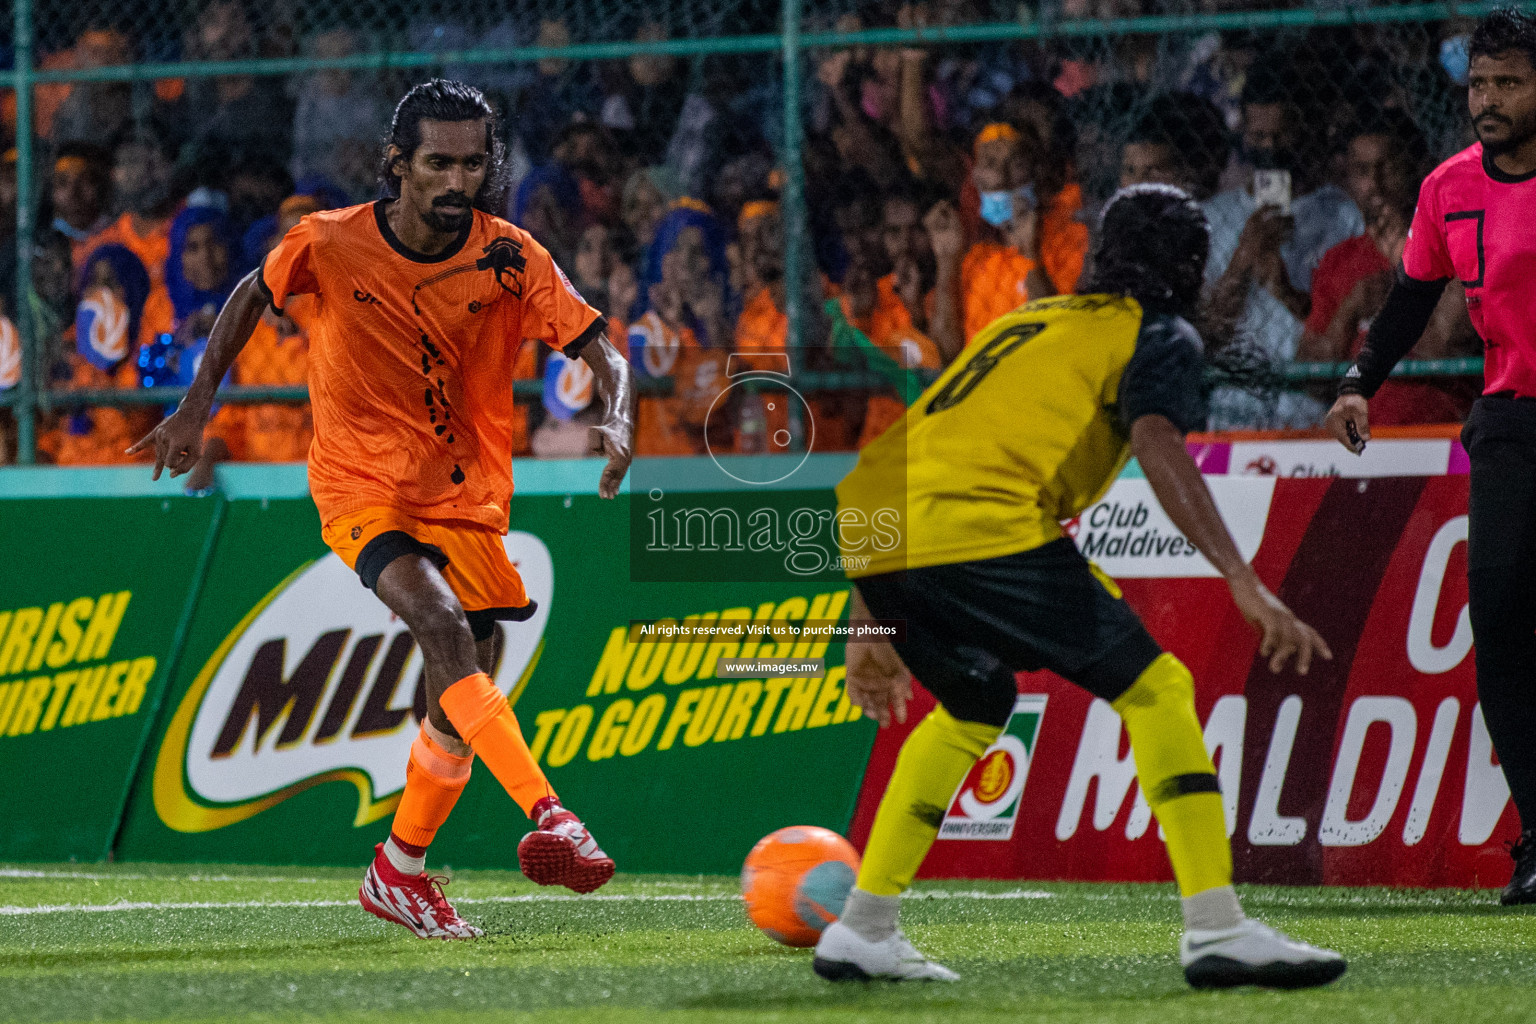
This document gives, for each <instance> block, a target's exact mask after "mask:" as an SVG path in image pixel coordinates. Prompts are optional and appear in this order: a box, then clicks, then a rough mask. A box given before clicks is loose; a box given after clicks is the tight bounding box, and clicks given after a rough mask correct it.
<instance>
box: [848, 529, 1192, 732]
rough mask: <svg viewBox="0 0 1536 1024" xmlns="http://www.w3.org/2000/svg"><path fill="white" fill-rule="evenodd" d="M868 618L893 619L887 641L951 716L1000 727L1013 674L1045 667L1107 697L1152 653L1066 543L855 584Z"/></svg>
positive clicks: (1153, 647)
mask: <svg viewBox="0 0 1536 1024" xmlns="http://www.w3.org/2000/svg"><path fill="white" fill-rule="evenodd" d="M855 583H856V584H857V585H858V588H859V593H861V594H862V595H863V596H864V603H865V604H867V605H868V606H869V610H870V613H871V614H872V615H874V616H875V617H876V618H880V619H902V620H905V622H906V637H905V639H904V640H902V641H901V642H900V643H897V644H896V645H895V647H896V652H897V653H898V654H900V655H901V659H902V661H904V662H905V663H906V665H907V668H909V669H911V670H912V673H913V675H915V676H917V678H918V680H919V681H920V682H921V683H922V684H923V685H924V686H925V687H927V688H928V690H929V692H931V693H932V694H933V695H934V697H936V698H937V699H938V701H939V703H940V704H943V705H944V708H945V710H947V711H948V712H949V713H950V714H951V715H954V716H955V717H956V718H958V719H960V720H962V721H968V722H985V723H987V724H989V725H997V726H1003V725H1006V724H1007V722H1008V717H1009V715H1011V714H1012V713H1013V705H1014V698H1015V697H1016V696H1017V692H1018V691H1017V687H1016V686H1015V684H1014V679H1013V676H1014V673H1015V672H1023V671H1029V672H1033V671H1038V670H1040V669H1050V670H1051V671H1052V672H1055V673H1056V674H1057V675H1059V676H1061V677H1062V678H1064V679H1067V680H1069V681H1071V682H1073V683H1076V684H1077V685H1078V686H1081V687H1082V688H1083V689H1085V690H1087V691H1088V692H1089V693H1091V694H1093V695H1094V696H1095V697H1102V698H1104V699H1105V700H1108V701H1113V700H1114V699H1115V698H1117V697H1119V696H1120V695H1121V694H1122V693H1124V692H1125V691H1126V690H1128V689H1130V687H1131V684H1132V683H1134V682H1135V681H1136V679H1137V677H1138V676H1140V675H1141V673H1142V672H1143V671H1145V670H1146V668H1147V666H1148V665H1150V664H1152V662H1153V661H1154V660H1155V659H1156V658H1157V657H1158V655H1160V654H1162V648H1160V647H1158V645H1157V641H1155V640H1153V639H1152V637H1151V635H1150V634H1148V633H1147V630H1146V627H1145V626H1143V625H1142V623H1141V619H1140V618H1138V617H1137V615H1136V613H1135V612H1134V611H1132V610H1131V608H1130V606H1129V605H1127V604H1126V603H1125V601H1124V600H1123V599H1121V598H1119V597H1117V596H1116V595H1115V594H1113V593H1111V592H1110V590H1109V588H1108V587H1106V586H1105V584H1104V583H1102V582H1100V580H1099V578H1098V577H1097V576H1095V575H1094V573H1093V571H1092V570H1091V569H1090V568H1089V567H1088V560H1087V559H1086V558H1084V557H1083V556H1082V554H1081V553H1080V552H1079V551H1078V550H1077V548H1076V546H1074V545H1073V544H1072V542H1071V541H1070V540H1067V539H1066V538H1061V539H1059V540H1054V541H1052V542H1050V543H1049V544H1045V545H1043V546H1041V547H1038V548H1034V549H1033V550H1030V551H1022V552H1019V553H1018V554H1014V555H1004V556H1002V557H1001V558H987V559H982V560H980V561H975V562H957V563H955V564H953V565H934V566H926V567H924V568H921V569H905V570H902V571H900V572H891V573H881V574H879V575H876V576H866V577H863V578H862V579H859V580H856V581H855Z"/></svg>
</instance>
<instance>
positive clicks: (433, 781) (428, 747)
mask: <svg viewBox="0 0 1536 1024" xmlns="http://www.w3.org/2000/svg"><path fill="white" fill-rule="evenodd" d="M472 761H474V755H469V756H466V757H457V756H455V755H453V754H450V753H448V751H446V750H444V749H443V748H442V747H440V746H438V745H437V744H436V743H434V742H433V740H432V737H430V736H428V735H427V732H426V729H422V731H421V732H419V733H417V734H416V740H415V742H413V743H412V744H411V760H410V763H409V764H407V765H406V768H405V792H404V793H403V794H401V796H400V806H399V808H398V809H396V811H395V821H394V824H393V825H391V826H390V829H389V831H390V834H391V835H393V836H395V837H396V838H397V839H399V840H400V841H401V842H403V843H407V844H409V845H410V846H412V847H421V848H423V849H424V848H425V847H427V846H430V845H431V843H432V837H433V836H435V835H437V830H438V829H439V828H441V827H442V824H443V822H445V821H447V820H448V814H449V812H450V811H452V810H453V805H454V804H456V803H458V800H459V794H460V793H462V792H464V787H465V786H466V785H468V783H469V766H470V763H471V762H472Z"/></svg>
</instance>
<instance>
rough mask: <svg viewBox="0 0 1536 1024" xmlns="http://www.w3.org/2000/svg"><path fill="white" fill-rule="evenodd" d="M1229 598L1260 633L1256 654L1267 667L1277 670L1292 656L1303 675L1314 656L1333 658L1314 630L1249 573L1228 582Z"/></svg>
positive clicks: (1297, 670) (1298, 672)
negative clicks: (1257, 653)
mask: <svg viewBox="0 0 1536 1024" xmlns="http://www.w3.org/2000/svg"><path fill="white" fill-rule="evenodd" d="M1229 585H1230V586H1231V589H1232V600H1233V601H1235V602H1236V603H1237V610H1238V611H1239V612H1241V613H1242V615H1243V618H1245V619H1247V620H1248V622H1249V624H1250V625H1252V626H1253V627H1254V628H1256V629H1257V630H1258V631H1259V632H1260V633H1262V634H1263V639H1262V640H1260V641H1259V655H1260V656H1261V657H1264V658H1268V659H1269V670H1270V671H1271V672H1275V673H1278V672H1280V671H1281V670H1283V669H1284V668H1285V663H1286V662H1287V661H1289V660H1290V659H1291V657H1292V656H1293V655H1294V656H1295V658H1296V674H1297V675H1302V676H1304V675H1306V674H1307V670H1308V669H1309V668H1311V667H1312V658H1313V657H1314V656H1317V657H1322V658H1325V659H1327V660H1329V661H1332V660H1333V652H1332V651H1330V650H1329V649H1328V644H1327V642H1326V641H1325V640H1323V638H1322V637H1321V636H1320V635H1318V632H1317V630H1315V629H1313V628H1312V627H1311V626H1309V625H1307V624H1306V623H1305V622H1302V621H1301V620H1300V619H1298V618H1297V617H1296V616H1295V614H1294V613H1293V612H1292V611H1291V610H1290V609H1289V608H1287V607H1286V606H1285V605H1284V604H1283V603H1282V602H1281V601H1280V599H1279V598H1278V597H1276V596H1275V595H1274V594H1272V593H1270V592H1269V588H1268V587H1266V586H1264V584H1263V583H1261V582H1259V578H1258V577H1257V576H1255V575H1253V574H1252V573H1249V574H1247V575H1246V576H1244V577H1241V578H1239V579H1234V580H1231V581H1229Z"/></svg>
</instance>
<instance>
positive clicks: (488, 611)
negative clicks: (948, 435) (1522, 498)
mask: <svg viewBox="0 0 1536 1024" xmlns="http://www.w3.org/2000/svg"><path fill="white" fill-rule="evenodd" d="M494 125H495V114H494V112H493V111H492V110H491V107H490V105H489V104H488V103H487V102H486V100H485V97H484V96H482V95H481V94H480V92H479V91H478V90H476V89H473V88H471V87H469V86H467V85H463V84H461V83H459V82H450V81H444V80H441V79H434V80H432V81H429V82H424V83H422V84H421V85H418V86H416V87H415V88H413V89H412V90H411V91H410V92H409V93H407V94H406V96H405V98H404V99H402V100H401V101H400V105H399V106H398V107H397V108H396V110H395V116H394V121H393V123H392V125H391V128H390V137H389V144H388V147H387V149H386V151H385V154H384V155H385V161H384V169H383V178H384V181H383V185H384V187H385V193H386V194H387V195H390V196H394V197H395V198H390V199H381V200H379V201H378V202H375V203H371V204H365V205H362V206H354V207H351V208H349V209H344V210H329V211H326V212H323V213H315V214H311V215H309V216H307V217H305V218H304V219H303V220H301V221H300V222H299V224H298V226H297V227H295V228H294V229H293V230H291V231H290V232H289V233H288V234H287V236H285V237H284V238H283V240H282V241H281V242H279V243H278V245H277V247H276V248H275V249H273V250H272V252H271V253H270V254H269V255H268V256H267V259H266V262H265V263H264V264H263V265H262V266H261V267H260V268H259V269H257V270H255V271H253V272H252V273H251V274H249V275H248V276H247V277H246V278H245V279H244V280H243V281H241V282H240V284H239V285H238V286H237V287H236V288H235V291H234V293H233V294H232V295H231V296H230V299H229V301H228V302H227V303H226V304H225V306H224V308H223V310H222V311H221V312H220V313H219V318H218V322H217V323H216V324H215V325H214V328H213V334H212V335H211V337H210V338H209V341H208V350H207V355H206V356H205V357H204V359H203V362H202V365H201V367H200V369H199V371H198V374H197V378H196V380H195V381H194V382H193V384H192V387H191V389H190V391H189V393H188V395H187V397H186V398H185V399H184V400H183V401H182V403H181V405H180V407H179V408H178V409H177V410H176V412H175V413H174V414H173V415H171V416H170V417H169V418H167V419H166V420H165V421H164V422H163V423H161V424H160V425H159V426H158V427H157V428H155V430H154V431H153V432H152V433H151V434H150V435H149V436H147V437H145V438H144V439H143V440H142V441H140V442H139V443H138V444H137V445H135V449H141V448H148V447H151V446H153V448H154V450H155V475H156V476H158V475H159V473H160V470H161V469H162V468H164V467H169V468H170V470H171V474H172V475H173V476H175V475H178V474H181V473H184V472H186V471H187V470H189V469H191V468H192V466H193V465H194V464H195V462H196V461H197V457H198V452H199V451H200V449H201V447H202V443H203V441H202V439H203V428H204V426H205V425H206V423H207V421H208V413H209V408H210V407H211V405H212V403H213V400H214V395H215V392H216V391H217V388H218V382H219V381H220V380H222V379H223V377H224V374H225V372H226V371H227V370H228V369H229V367H230V365H231V364H232V363H233V362H234V360H235V357H236V356H237V355H238V354H239V352H240V349H241V348H242V346H244V345H245V343H246V340H247V339H249V338H250V336H251V332H252V331H253V330H254V329H255V327H256V324H257V322H258V321H259V320H260V319H261V315H262V312H263V310H265V309H266V308H267V307H268V306H270V307H271V308H272V309H274V310H275V311H277V312H278V313H281V312H282V310H283V307H284V305H285V304H286V303H287V302H288V301H289V299H290V298H291V297H293V296H296V295H312V296H314V302H313V306H312V319H311V322H310V357H309V385H310V401H311V405H312V408H313V412H314V430H315V437H314V442H313V444H312V446H311V448H310V453H309V482H310V491H311V493H312V494H313V495H314V499H315V504H316V505H317V506H318V507H319V510H320V521H321V523H322V524H323V535H324V538H325V541H326V543H327V544H328V545H330V547H331V548H332V550H334V551H335V552H336V553H337V555H339V556H340V557H341V558H342V559H343V560H344V561H345V562H346V563H347V564H348V565H349V566H350V567H352V568H354V569H355V570H356V571H357V573H358V575H359V576H360V577H361V578H362V581H363V583H364V584H365V585H367V586H368V587H369V588H371V589H372V590H373V591H374V593H376V594H377V595H378V596H379V598H380V600H382V601H383V602H384V603H385V604H386V605H388V606H389V608H390V610H391V611H393V612H394V613H395V614H397V615H399V616H400V618H401V619H402V620H403V621H404V622H405V623H406V625H407V626H409V627H410V630H411V633H412V635H413V636H414V637H415V638H416V642H417V643H419V644H420V645H421V649H422V655H423V657H424V659H425V661H426V688H427V719H426V721H424V722H423V723H422V727H421V734H420V735H419V736H418V737H417V738H416V740H415V742H414V744H413V745H412V747H411V757H410V764H409V768H408V770H407V773H406V784H405V791H404V793H403V794H402V796H401V798H400V806H399V810H398V811H397V812H396V814H395V819H394V823H393V825H392V827H391V830H390V836H389V839H388V841H386V842H384V843H381V844H380V845H379V847H378V849H377V853H376V856H375V858H374V862H373V864H372V866H371V867H370V868H369V869H368V873H367V875H366V877H365V879H364V882H363V887H362V890H361V892H360V894H359V895H360V898H361V900H362V903H363V906H364V907H365V908H367V909H368V910H369V911H370V912H371V913H374V914H376V915H378V916H379V917H382V918H384V919H385V920H391V921H397V922H399V923H400V924H403V925H405V926H406V927H407V928H409V929H410V930H411V931H413V932H414V933H415V934H417V935H419V936H422V937H433V938H471V937H475V936H478V935H479V934H480V930H479V929H478V928H476V927H475V926H474V925H471V924H469V923H467V922H465V921H464V920H463V919H462V918H460V917H459V916H458V914H457V913H455V912H454V910H453V908H452V907H451V906H450V905H449V904H448V902H447V900H445V899H444V898H443V895H442V892H441V889H440V888H439V886H438V884H437V882H436V881H435V880H434V879H431V878H429V877H428V876H427V875H426V873H425V870H424V866H425V857H426V848H427V845H428V844H429V843H430V842H431V841H432V838H433V836H434V835H435V834H436V832H437V829H438V827H439V826H441V825H442V823H443V822H444V821H445V820H446V819H447V817H448V813H449V812H450V811H451V810H452V808H453V805H454V802H455V801H456V800H457V799H458V796H459V794H460V793H461V792H462V791H463V789H464V786H465V784H466V783H467V782H468V780H469V769H470V761H471V760H472V758H473V756H474V755H479V757H480V759H481V760H482V761H484V762H485V764H486V767H488V768H489V769H490V770H491V773H492V774H493V775H494V776H495V777H496V779H497V781H499V782H500V783H501V784H502V786H503V787H504V788H505V789H506V790H507V792H508V793H509V794H510V795H511V796H512V798H513V799H514V800H515V801H517V803H518V805H519V806H520V807H521V808H522V809H523V810H524V812H526V813H527V814H528V816H529V817H530V818H532V819H533V820H534V822H535V823H536V824H537V826H538V827H537V830H536V831H533V832H530V833H528V834H527V835H526V836H524V837H523V840H522V842H521V843H519V844H518V861H519V864H520V865H521V867H522V870H523V873H524V874H525V875H527V876H528V877H529V878H530V879H532V880H533V881H535V882H538V883H539V884H541V885H555V884H562V885H565V886H568V887H569V888H571V889H574V890H576V891H577V892H590V891H591V890H593V889H596V888H597V887H598V886H600V885H602V884H604V883H605V882H607V881H608V879H609V878H610V877H612V875H613V861H612V860H611V859H610V858H609V857H607V856H606V855H605V854H604V853H603V851H602V850H601V849H599V848H598V845H597V843H596V841H594V840H593V838H592V836H591V834H590V833H589V832H588V831H587V829H586V827H585V826H583V825H582V823H581V822H580V821H579V820H578V819H577V818H576V816H575V815H574V814H572V813H571V812H569V811H567V810H565V809H564V808H562V807H561V806H560V803H559V801H558V799H557V798H556V796H555V793H554V790H553V789H552V788H551V787H550V785H549V782H548V781H547V780H546V779H545V777H544V773H543V772H542V771H541V770H540V769H539V766H538V764H537V763H536V762H535V761H534V759H533V757H532V756H531V755H530V754H529V751H528V746H527V744H526V743H525V742H524V740H523V736H522V732H521V730H520V729H519V727H518V723H517V719H516V717H515V716H514V715H513V713H512V709H511V707H509V706H508V704H507V701H506V698H505V697H504V696H503V695H502V693H501V691H500V690H498V689H497V688H496V686H495V684H494V683H493V682H492V681H491V677H490V676H489V675H487V674H486V670H487V669H488V668H489V667H490V666H491V665H492V664H493V663H494V662H493V659H494V655H495V651H494V644H495V637H496V635H497V630H496V627H495V622H496V620H498V619H506V620H512V621H523V620H526V619H527V618H529V617H530V616H531V615H532V614H533V611H534V605H533V602H532V601H531V600H530V599H529V598H528V596H527V594H526V593H525V592H524V589H523V581H522V579H521V578H520V577H519V576H518V573H517V570H516V569H515V568H514V567H513V566H512V564H511V563H510V562H509V561H508V560H507V555H506V551H505V549H504V548H503V546H502V540H501V537H502V535H503V534H505V533H506V531H507V521H508V506H509V503H510V499H511V496H512V473H511V444H512V412H513V408H512V389H511V387H510V386H509V385H510V382H511V378H512V368H513V360H514V358H515V355H516V353H517V350H518V348H519V346H520V345H521V343H522V340H523V339H524V338H537V339H540V340H542V341H544V342H546V343H548V344H549V345H550V346H551V347H554V348H558V349H560V350H561V351H563V352H564V353H565V354H566V356H568V357H570V358H573V359H574V358H577V357H578V355H579V357H580V358H582V359H584V360H585V361H586V362H587V363H588V364H589V365H590V366H591V367H592V373H593V376H594V381H595V384H596V388H597V392H598V395H599V396H600V397H601V399H602V403H603V418H602V422H601V423H600V424H599V425H597V426H595V427H593V428H592V431H593V441H594V445H598V444H600V450H601V451H602V452H603V453H604V454H606V455H607V457H608V464H607V466H606V467H605V469H604V470H603V474H602V479H601V482H600V483H599V486H598V492H599V494H601V495H602V496H603V497H604V498H612V497H614V496H615V495H616V494H617V493H618V490H619V483H620V481H621V480H622V479H623V477H624V473H625V472H626V471H627V470H628V468H629V462H630V458H631V452H632V438H633V433H634V387H633V383H632V380H631V377H630V372H629V366H628V362H627V360H626V359H625V358H624V356H622V355H620V354H619V353H618V352H617V351H615V350H614V349H613V347H612V346H611V345H610V344H609V343H608V342H607V340H606V339H605V338H604V336H603V335H604V328H605V323H604V320H603V317H602V316H601V315H600V314H599V313H598V312H597V310H595V309H593V308H592V307H590V306H588V305H587V304H586V302H585V301H583V300H582V298H581V296H580V295H579V294H578V293H577V291H576V289H575V288H574V287H572V285H571V284H570V282H569V281H568V280H567V279H566V277H565V275H564V274H563V273H561V271H560V269H559V268H558V267H557V266H556V265H555V263H554V260H552V259H551V258H550V255H549V252H548V251H547V250H546V249H545V248H544V247H543V246H542V245H540V244H539V243H538V242H536V241H534V239H533V237H532V236H530V235H529V234H528V233H527V232H525V231H523V230H522V229H521V228H518V227H515V226H513V225H512V224H509V223H508V222H506V221H504V220H501V219H500V218H498V217H495V216H492V215H491V214H490V213H488V212H486V211H487V210H488V209H496V208H499V207H497V206H495V205H494V204H495V203H496V202H497V201H498V198H499V197H498V192H499V191H500V189H499V187H498V186H499V185H500V178H501V170H502V157H503V149H502V146H501V143H500V142H499V141H498V140H497V139H496V137H495V130H494Z"/></svg>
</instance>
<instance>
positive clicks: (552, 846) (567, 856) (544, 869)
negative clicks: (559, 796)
mask: <svg viewBox="0 0 1536 1024" xmlns="http://www.w3.org/2000/svg"><path fill="white" fill-rule="evenodd" d="M533 820H534V821H536V822H537V823H538V826H539V828H538V831H536V832H529V833H528V834H527V835H525V836H523V840H522V842H520V843H518V844H517V863H518V866H519V867H520V868H522V871H523V874H524V875H526V876H527V878H528V880H529V881H531V882H536V883H537V884H539V885H563V886H565V887H566V888H567V889H570V890H572V891H573V892H580V893H588V892H592V891H593V890H595V889H600V888H602V887H603V885H605V884H606V883H607V882H608V879H610V878H612V877H613V858H612V857H610V856H608V855H607V854H606V853H604V852H603V851H602V848H601V847H599V846H598V845H597V840H596V839H593V838H592V833H591V832H588V831H587V826H585V825H583V824H582V823H581V819H580V818H578V817H576V815H574V814H572V813H571V812H570V811H568V810H566V809H565V808H564V807H561V806H560V804H559V803H558V802H556V800H555V798H554V797H549V796H547V797H545V798H544V799H542V800H540V801H539V802H538V803H536V804H534V805H533Z"/></svg>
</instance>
